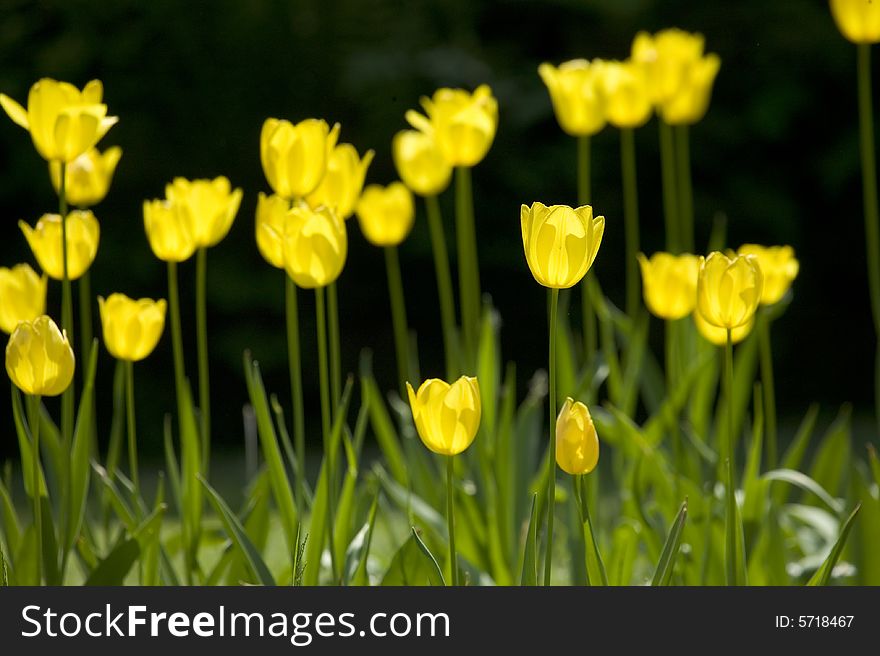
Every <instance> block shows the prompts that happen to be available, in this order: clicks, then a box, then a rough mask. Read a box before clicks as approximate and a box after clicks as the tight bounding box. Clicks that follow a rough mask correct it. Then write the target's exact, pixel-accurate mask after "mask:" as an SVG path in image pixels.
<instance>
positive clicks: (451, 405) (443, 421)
mask: <svg viewBox="0 0 880 656" xmlns="http://www.w3.org/2000/svg"><path fill="white" fill-rule="evenodd" d="M406 389H407V392H408V393H409V405H410V408H411V409H412V414H413V420H414V421H415V424H416V430H417V431H418V433H419V437H420V438H422V442H423V443H424V444H425V446H426V447H428V448H429V449H430V450H431V451H433V452H434V453H439V454H441V455H445V456H454V455H456V454H459V453H461V452H462V451H464V450H465V449H467V448H468V447H469V446H470V445H471V442H473V441H474V437H476V435H477V430H478V429H479V428H480V414H481V412H482V406H481V404H480V384H479V383H478V382H477V379H476V378H474V377H469V376H462V377H461V378H459V379H458V380H457V381H455V382H454V383H452V385H450V384H449V383H447V382H446V381H443V380H440V379H439V378H431V379H429V380H426V381H425V382H424V383H422V384H421V385H420V386H419V391H418V392H415V391H413V388H412V385H410V384H409V383H407V384H406Z"/></svg>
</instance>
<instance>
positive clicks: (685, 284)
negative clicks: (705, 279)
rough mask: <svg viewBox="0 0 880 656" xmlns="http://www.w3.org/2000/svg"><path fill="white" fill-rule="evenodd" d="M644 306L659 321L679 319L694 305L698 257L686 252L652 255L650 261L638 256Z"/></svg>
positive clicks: (698, 272) (691, 310) (640, 255)
mask: <svg viewBox="0 0 880 656" xmlns="http://www.w3.org/2000/svg"><path fill="white" fill-rule="evenodd" d="M638 258H639V265H640V266H641V269H642V290H643V291H644V296H645V305H647V306H648V309H649V310H650V311H651V312H652V314H654V315H655V316H658V317H660V318H661V319H681V318H682V317H686V316H687V315H689V314H690V313H691V312H693V310H694V306H695V305H696V303H697V278H698V277H699V275H700V258H698V257H697V256H696V255H691V254H690V253H683V254H681V255H672V254H671V253H654V254H653V255H652V256H651V259H648V258H646V257H645V256H644V255H643V254H642V253H639V255H638Z"/></svg>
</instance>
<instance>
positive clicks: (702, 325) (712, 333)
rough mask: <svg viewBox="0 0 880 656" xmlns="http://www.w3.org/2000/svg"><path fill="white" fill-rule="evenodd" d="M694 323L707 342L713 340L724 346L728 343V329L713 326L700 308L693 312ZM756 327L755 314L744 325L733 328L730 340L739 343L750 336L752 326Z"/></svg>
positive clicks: (715, 343)
mask: <svg viewBox="0 0 880 656" xmlns="http://www.w3.org/2000/svg"><path fill="white" fill-rule="evenodd" d="M693 317H694V324H695V325H696V326H697V332H699V333H700V335H702V336H703V339H705V340H706V341H707V342H711V343H712V344H714V345H715V346H724V345H725V344H727V329H726V328H719V327H718V326H713V325H712V324H711V323H709V322H708V321H706V320H705V319H704V318H703V315H701V314H700V311H699V310H694V313H693ZM754 327H755V315H752V317H751V318H750V319H749V320H748V321H747V322H746V323H744V324H743V325H741V326H739V327H738V328H733V329H731V331H730V341H731V343H732V344H739V343H740V342H741V341H743V340H744V339H745V338H746V337H748V336H749V333H751V332H752V328H754Z"/></svg>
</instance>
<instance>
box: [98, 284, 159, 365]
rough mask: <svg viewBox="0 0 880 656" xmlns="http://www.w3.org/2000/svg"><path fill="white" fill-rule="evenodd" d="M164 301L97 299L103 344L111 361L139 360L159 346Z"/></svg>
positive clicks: (117, 297)
mask: <svg viewBox="0 0 880 656" xmlns="http://www.w3.org/2000/svg"><path fill="white" fill-rule="evenodd" d="M165 306H166V303H165V300H164V299H161V300H159V301H154V300H152V299H149V298H142V299H139V300H134V299H132V298H129V297H128V296H126V295H125V294H110V296H108V297H107V299H106V300H105V299H104V298H102V297H101V296H99V297H98V310H99V311H100V314H101V326H102V327H103V329H104V345H105V346H106V347H107V350H108V351H109V352H110V355H112V356H113V357H114V358H117V359H118V360H128V361H130V362H137V361H138V360H143V359H144V358H145V357H147V356H148V355H149V354H150V353H152V352H153V349H155V348H156V344H158V343H159V338H160V337H161V336H162V329H163V328H164V327H165Z"/></svg>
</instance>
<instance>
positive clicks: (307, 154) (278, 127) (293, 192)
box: [260, 118, 339, 200]
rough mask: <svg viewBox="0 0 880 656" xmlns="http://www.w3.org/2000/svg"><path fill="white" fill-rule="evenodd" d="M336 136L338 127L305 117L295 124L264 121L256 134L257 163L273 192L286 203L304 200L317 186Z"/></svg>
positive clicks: (271, 119) (283, 121) (277, 120)
mask: <svg viewBox="0 0 880 656" xmlns="http://www.w3.org/2000/svg"><path fill="white" fill-rule="evenodd" d="M338 137H339V124H336V125H334V126H333V129H332V130H331V129H330V127H329V126H328V125H327V122H326V121H321V120H318V119H314V118H307V119H305V120H304V121H300V122H299V123H297V124H296V125H294V124H293V123H291V122H290V121H285V120H279V119H277V118H267V119H266V121H265V123H263V130H262V132H261V133H260V161H261V162H262V164H263V173H264V174H265V175H266V180H268V181H269V186H271V187H272V189H273V191H274V192H275V193H276V194H278V195H279V196H281V197H282V198H286V199H287V200H293V199H294V198H304V197H305V196H307V195H308V194H310V193H312V192H313V191H314V190H315V189H316V188H317V187H318V185H319V184H320V182H321V179H322V178H323V177H324V173H325V172H326V171H327V161H328V160H329V158H330V153H331V152H332V151H333V148H334V146H336V139H337V138H338Z"/></svg>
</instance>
